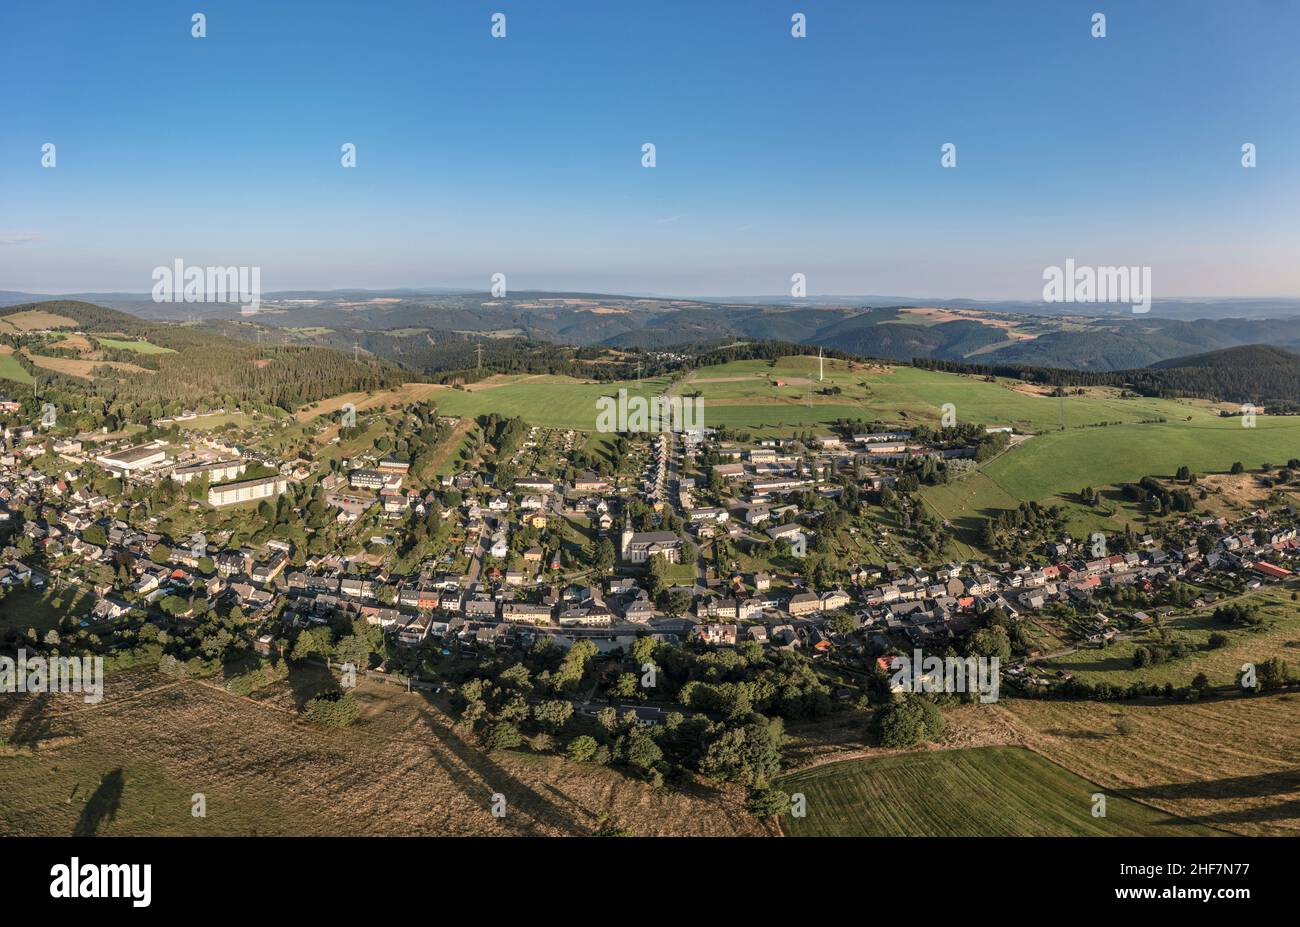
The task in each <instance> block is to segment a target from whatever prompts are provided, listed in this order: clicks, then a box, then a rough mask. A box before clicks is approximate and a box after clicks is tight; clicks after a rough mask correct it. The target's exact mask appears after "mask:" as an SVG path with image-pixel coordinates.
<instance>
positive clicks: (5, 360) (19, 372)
mask: <svg viewBox="0 0 1300 927" xmlns="http://www.w3.org/2000/svg"><path fill="white" fill-rule="evenodd" d="M0 380H13V381H15V382H17V383H31V382H32V375H31V374H30V373H28V372H27V371H26V370H24V369H23V365H22V364H20V363H18V358H16V357H14V356H13V355H12V354H0Z"/></svg>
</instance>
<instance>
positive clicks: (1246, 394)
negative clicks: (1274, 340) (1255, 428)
mask: <svg viewBox="0 0 1300 927" xmlns="http://www.w3.org/2000/svg"><path fill="white" fill-rule="evenodd" d="M1130 374H1131V375H1132V377H1133V384H1134V387H1135V388H1138V389H1141V390H1143V391H1146V389H1149V388H1152V387H1157V388H1159V389H1160V390H1162V392H1163V393H1164V394H1165V395H1171V396H1174V395H1189V396H1204V395H1212V396H1214V397H1216V398H1219V399H1223V400H1226V401H1229V402H1243V403H1244V402H1252V403H1256V404H1262V405H1265V406H1273V407H1277V406H1279V405H1281V406H1286V407H1294V406H1297V405H1300V354H1298V353H1296V352H1295V351H1291V350H1288V349H1286V348H1280V347H1277V346H1275V345H1267V344H1250V345H1243V346H1242V347H1237V348H1225V349H1223V350H1221V351H1208V352H1206V353H1204V354H1195V355H1192V356H1191V357H1175V358H1172V359H1170V360H1165V361H1161V362H1159V363H1157V364H1153V365H1152V366H1151V367H1150V368H1148V369H1147V370H1145V371H1130Z"/></svg>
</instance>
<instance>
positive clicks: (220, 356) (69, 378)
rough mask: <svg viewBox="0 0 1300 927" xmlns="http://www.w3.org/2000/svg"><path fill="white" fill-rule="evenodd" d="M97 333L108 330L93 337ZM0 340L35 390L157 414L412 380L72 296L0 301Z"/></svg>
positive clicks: (342, 358)
mask: <svg viewBox="0 0 1300 927" xmlns="http://www.w3.org/2000/svg"><path fill="white" fill-rule="evenodd" d="M74 331H80V332H84V333H85V335H86V336H85V337H83V336H79V335H78V336H73V335H72V332H74ZM99 333H102V334H103V335H110V334H111V335H112V336H113V337H111V338H108V337H95V336H96V335H97V334H99ZM0 344H3V345H4V346H5V352H4V353H5V355H6V357H5V360H6V362H7V364H15V363H16V364H17V365H18V367H20V368H21V370H22V371H26V373H27V374H28V375H30V376H31V377H32V378H35V379H37V380H39V382H40V383H41V384H42V387H43V388H46V387H53V388H55V389H66V390H68V391H71V392H77V393H81V394H85V393H87V392H89V393H92V394H94V395H96V396H99V397H102V398H103V399H104V400H105V402H106V403H112V402H117V401H121V402H127V403H131V404H133V405H136V406H139V407H147V408H153V409H157V410H159V411H158V412H157V414H161V409H162V408H164V407H169V406H171V405H174V404H177V403H179V404H183V405H185V406H193V407H196V408H198V407H204V406H206V405H209V404H210V405H230V404H237V403H243V402H253V403H257V404H262V405H268V406H277V407H279V408H282V409H286V410H289V409H293V408H296V407H297V406H298V405H301V404H302V403H304V402H311V401H313V400H316V399H322V398H324V397H326V396H334V395H338V394H339V393H344V392H352V391H357V390H367V389H382V388H385V387H388V386H393V385H395V384H397V383H400V382H402V381H404V380H412V379H419V378H420V375H419V374H412V373H408V372H405V371H402V370H401V369H400V368H399V367H397V366H396V365H394V364H392V363H390V362H388V361H385V360H382V359H379V358H375V357H372V356H369V355H368V356H367V357H366V358H365V359H364V360H361V361H358V360H354V359H353V358H352V357H351V356H350V355H348V354H345V353H342V352H340V351H336V350H331V349H329V348H325V347H319V346H315V345H305V344H269V343H268V344H257V343H255V342H254V343H250V342H249V341H241V340H237V339H232V338H228V337H226V336H224V335H222V334H219V333H217V332H214V331H211V330H208V329H205V328H202V327H197V326H193V325H187V324H180V323H175V322H149V321H145V320H143V319H139V318H136V317H135V316H132V315H128V314H126V313H124V312H119V311H117V310H115V309H108V308H105V307H103V306H97V305H95V304H93V303H88V302H83V301H80V300H50V301H47V302H37V303H20V304H18V305H15V306H7V307H4V308H0ZM0 369H3V368H0ZM11 372H12V373H14V375H15V376H17V375H18V374H19V373H20V371H18V370H16V369H12V368H11Z"/></svg>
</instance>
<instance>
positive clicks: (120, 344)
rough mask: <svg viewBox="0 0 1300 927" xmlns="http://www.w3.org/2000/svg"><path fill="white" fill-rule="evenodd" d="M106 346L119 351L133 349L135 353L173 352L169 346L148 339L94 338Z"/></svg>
mask: <svg viewBox="0 0 1300 927" xmlns="http://www.w3.org/2000/svg"><path fill="white" fill-rule="evenodd" d="M95 340H97V341H98V342H99V343H100V344H102V345H103V346H104V347H106V348H115V349H117V350H119V351H134V352H135V353H137V354H175V353H176V352H175V351H173V350H172V349H171V348H164V347H161V346H159V345H156V344H153V343H151V342H148V341H123V340H120V339H117V338H96V339H95Z"/></svg>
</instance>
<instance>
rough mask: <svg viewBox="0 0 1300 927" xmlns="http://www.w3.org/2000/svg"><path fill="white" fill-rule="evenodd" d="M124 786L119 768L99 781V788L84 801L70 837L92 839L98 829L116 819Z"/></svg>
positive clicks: (123, 779)
mask: <svg viewBox="0 0 1300 927" xmlns="http://www.w3.org/2000/svg"><path fill="white" fill-rule="evenodd" d="M125 784H126V780H125V777H124V776H123V775H122V770H121V769H120V768H119V769H115V770H113V771H112V772H110V773H108V775H106V776H104V777H103V778H102V779H100V780H99V788H97V789H95V792H94V794H92V795H91V796H90V798H88V799H86V807H85V808H83V809H82V810H81V817H80V818H79V819H78V820H77V826H76V827H74V828H73V829H72V836H74V837H93V836H95V835H96V834H97V833H99V829H100V827H102V826H103V825H104V824H106V823H107V822H109V821H112V820H114V819H116V817H117V809H118V808H119V807H120V806H121V803H122V789H123V787H124V786H125Z"/></svg>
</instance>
